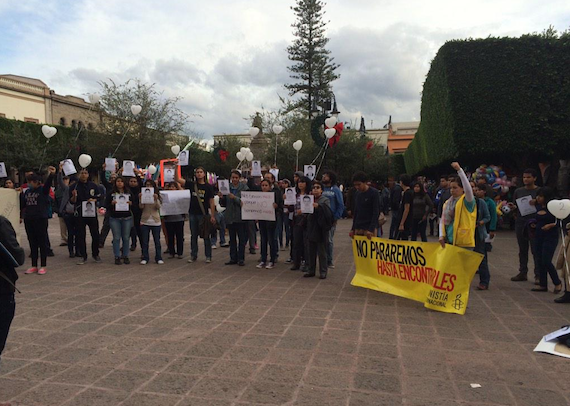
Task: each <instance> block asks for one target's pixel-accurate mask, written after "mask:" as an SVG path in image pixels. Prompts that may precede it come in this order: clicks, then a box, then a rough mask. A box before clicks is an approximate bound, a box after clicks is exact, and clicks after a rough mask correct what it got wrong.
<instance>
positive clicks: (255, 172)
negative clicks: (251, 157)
mask: <svg viewBox="0 0 570 406" xmlns="http://www.w3.org/2000/svg"><path fill="white" fill-rule="evenodd" d="M251 176H261V162H260V161H253V162H252V163H251Z"/></svg>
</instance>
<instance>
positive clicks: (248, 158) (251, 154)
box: [245, 151, 253, 162]
mask: <svg viewBox="0 0 570 406" xmlns="http://www.w3.org/2000/svg"><path fill="white" fill-rule="evenodd" d="M245 159H247V160H248V162H251V161H253V152H251V151H249V152H248V153H247V154H245Z"/></svg>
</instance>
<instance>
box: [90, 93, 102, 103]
mask: <svg viewBox="0 0 570 406" xmlns="http://www.w3.org/2000/svg"><path fill="white" fill-rule="evenodd" d="M99 100H101V96H99V95H98V94H97V93H93V94H90V95H89V103H91V104H96V103H99Z"/></svg>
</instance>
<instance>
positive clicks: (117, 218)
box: [105, 176, 133, 265]
mask: <svg viewBox="0 0 570 406" xmlns="http://www.w3.org/2000/svg"><path fill="white" fill-rule="evenodd" d="M126 196H128V198H129V200H128V201H127V199H126ZM121 198H122V199H123V200H125V203H126V205H127V207H128V210H127V211H122V210H118V209H117V206H118V204H119V200H120V199H121ZM132 200H133V199H132V198H131V192H130V190H129V189H128V188H127V187H126V185H125V180H124V179H123V177H122V176H119V177H118V178H117V179H115V184H114V186H113V189H112V190H111V193H109V194H107V198H106V199H105V207H106V208H107V213H109V225H110V227H111V231H112V232H113V254H114V255H115V265H121V259H122V260H123V262H124V263H125V264H127V265H128V264H130V260H129V238H130V237H131V228H133V213H132V212H131V210H130V207H131V205H132ZM121 241H122V243H123V255H121Z"/></svg>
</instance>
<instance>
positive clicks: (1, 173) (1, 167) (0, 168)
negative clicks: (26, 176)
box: [0, 162, 8, 178]
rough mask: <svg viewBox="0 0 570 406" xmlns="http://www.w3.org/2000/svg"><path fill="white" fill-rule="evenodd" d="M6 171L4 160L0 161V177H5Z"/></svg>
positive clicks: (6, 175)
mask: <svg viewBox="0 0 570 406" xmlns="http://www.w3.org/2000/svg"><path fill="white" fill-rule="evenodd" d="M7 177H8V171H6V164H5V163H4V162H0V178H7Z"/></svg>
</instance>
